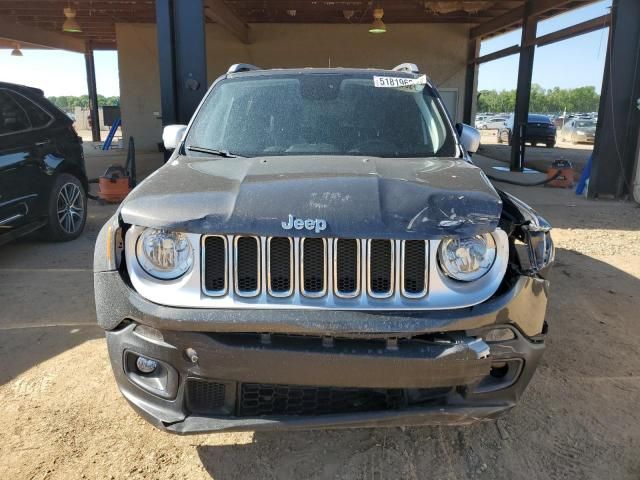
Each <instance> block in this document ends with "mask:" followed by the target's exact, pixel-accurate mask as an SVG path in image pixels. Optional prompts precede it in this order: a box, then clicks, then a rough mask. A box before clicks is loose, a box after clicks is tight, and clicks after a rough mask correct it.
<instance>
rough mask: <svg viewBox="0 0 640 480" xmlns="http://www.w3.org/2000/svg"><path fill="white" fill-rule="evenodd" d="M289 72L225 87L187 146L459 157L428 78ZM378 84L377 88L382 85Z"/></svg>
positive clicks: (210, 101)
mask: <svg viewBox="0 0 640 480" xmlns="http://www.w3.org/2000/svg"><path fill="white" fill-rule="evenodd" d="M399 78H400V77H393V76H391V75H389V76H375V75H373V73H371V74H360V75H357V74H343V73H338V74H324V73H323V74H320V73H313V74H300V75H293V74H285V75H269V76H252V77H245V78H233V79H225V80H222V81H220V82H219V83H218V84H217V85H216V86H215V87H214V88H213V89H212V91H211V93H210V94H209V96H208V97H207V99H206V100H205V102H204V104H203V106H202V108H201V109H200V111H199V112H198V115H197V116H196V118H195V120H194V122H193V125H192V127H191V128H190V130H189V133H188V135H187V138H186V140H185V145H186V147H187V150H188V149H189V147H198V148H201V149H210V150H217V151H226V152H231V153H233V154H235V155H240V156H243V157H254V156H265V155H367V156H379V157H399V158H401V157H427V156H447V157H451V156H455V155H456V152H457V148H456V144H455V141H454V138H453V133H452V129H451V127H450V124H449V123H448V120H447V119H446V117H445V115H446V114H445V113H444V111H443V110H442V107H441V104H440V103H439V101H438V99H437V98H436V95H435V93H434V92H433V90H432V89H431V87H430V86H429V85H426V77H424V76H423V77H420V78H419V79H414V78H413V77H402V80H401V82H406V81H413V82H414V84H411V85H404V86H403V87H398V86H397V85H396V84H394V83H393V82H394V79H395V80H396V81H397V80H398V79H399ZM374 82H375V85H374Z"/></svg>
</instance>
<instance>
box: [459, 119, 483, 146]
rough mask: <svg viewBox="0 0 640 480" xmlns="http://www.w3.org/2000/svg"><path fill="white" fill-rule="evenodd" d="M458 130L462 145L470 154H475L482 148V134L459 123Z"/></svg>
mask: <svg viewBox="0 0 640 480" xmlns="http://www.w3.org/2000/svg"><path fill="white" fill-rule="evenodd" d="M456 130H457V131H458V136H459V137H460V143H461V144H462V146H463V147H464V148H465V150H466V151H467V152H468V153H475V152H477V151H478V147H480V132H479V131H478V130H476V129H475V128H473V127H470V126H469V125H466V124H464V123H457V124H456Z"/></svg>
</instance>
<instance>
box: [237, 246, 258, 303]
mask: <svg viewBox="0 0 640 480" xmlns="http://www.w3.org/2000/svg"><path fill="white" fill-rule="evenodd" d="M259 242H260V240H259V239H258V238H256V237H236V245H235V246H236V251H235V253H236V257H235V265H236V271H235V274H236V292H237V293H238V294H239V295H242V296H246V297H252V296H255V295H257V294H258V293H259V285H260V243H259Z"/></svg>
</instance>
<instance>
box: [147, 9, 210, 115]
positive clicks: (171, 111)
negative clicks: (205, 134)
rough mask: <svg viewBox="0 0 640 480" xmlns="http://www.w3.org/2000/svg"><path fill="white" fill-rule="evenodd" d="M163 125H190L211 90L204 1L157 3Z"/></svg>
mask: <svg viewBox="0 0 640 480" xmlns="http://www.w3.org/2000/svg"><path fill="white" fill-rule="evenodd" d="M156 20H157V31H158V56H159V63H160V96H161V105H162V125H163V126H165V125H170V124H175V123H180V124H187V123H188V122H189V119H190V118H191V116H192V115H193V113H194V111H195V109H196V107H197V106H198V104H199V103H200V100H202V97H203V96H204V93H205V91H206V89H207V59H206V51H205V28H204V25H205V17H204V7H203V0H189V1H188V2H187V1H181V0H157V1H156Z"/></svg>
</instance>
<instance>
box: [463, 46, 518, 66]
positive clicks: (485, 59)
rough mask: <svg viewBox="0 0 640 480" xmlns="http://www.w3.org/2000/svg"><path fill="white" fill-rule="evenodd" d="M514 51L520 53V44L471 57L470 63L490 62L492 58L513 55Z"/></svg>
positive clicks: (496, 58)
mask: <svg viewBox="0 0 640 480" xmlns="http://www.w3.org/2000/svg"><path fill="white" fill-rule="evenodd" d="M516 53H520V45H512V46H510V47H507V48H503V49H502V50H498V51H497V52H493V53H488V54H486V55H483V56H481V57H478V58H475V59H473V60H472V61H471V63H476V64H480V63H486V62H491V61H493V60H498V59H499V58H504V57H508V56H509V55H514V54H516Z"/></svg>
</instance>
